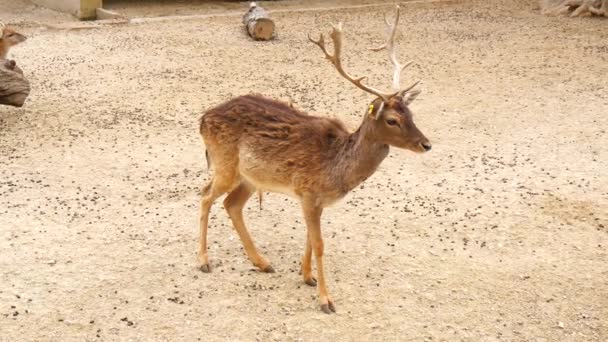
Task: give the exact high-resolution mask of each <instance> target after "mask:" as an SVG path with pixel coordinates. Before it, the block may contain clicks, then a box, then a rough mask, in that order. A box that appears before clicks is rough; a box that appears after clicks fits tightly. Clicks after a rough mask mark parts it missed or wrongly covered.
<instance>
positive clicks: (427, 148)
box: [420, 141, 433, 152]
mask: <svg viewBox="0 0 608 342" xmlns="http://www.w3.org/2000/svg"><path fill="white" fill-rule="evenodd" d="M420 147H422V149H423V150H424V151H425V152H428V151H430V150H431V149H432V148H433V145H431V143H430V142H428V141H423V142H421V143H420Z"/></svg>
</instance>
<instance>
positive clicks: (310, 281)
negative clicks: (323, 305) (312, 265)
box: [304, 277, 317, 287]
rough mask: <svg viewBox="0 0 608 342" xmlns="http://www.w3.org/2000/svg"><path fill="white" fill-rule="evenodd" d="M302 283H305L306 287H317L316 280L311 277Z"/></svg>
mask: <svg viewBox="0 0 608 342" xmlns="http://www.w3.org/2000/svg"><path fill="white" fill-rule="evenodd" d="M304 283H306V285H308V286H312V287H315V286H317V279H315V278H312V277H311V278H309V279H304Z"/></svg>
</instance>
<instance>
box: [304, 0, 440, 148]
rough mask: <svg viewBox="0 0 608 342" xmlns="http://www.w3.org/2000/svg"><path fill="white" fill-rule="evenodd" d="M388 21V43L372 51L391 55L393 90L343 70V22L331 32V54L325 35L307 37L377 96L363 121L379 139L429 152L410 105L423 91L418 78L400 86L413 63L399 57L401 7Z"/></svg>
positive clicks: (326, 55)
mask: <svg viewBox="0 0 608 342" xmlns="http://www.w3.org/2000/svg"><path fill="white" fill-rule="evenodd" d="M385 23H386V26H387V30H388V39H387V41H386V43H385V44H383V45H382V46H380V47H377V48H372V49H371V50H373V51H382V50H386V51H387V52H388V54H389V59H390V61H391V63H392V64H393V90H392V91H390V92H386V91H382V90H379V89H376V88H372V87H370V86H368V85H366V84H364V83H363V80H364V79H365V76H362V77H354V76H352V75H350V74H349V73H348V72H346V71H345V70H344V68H343V67H342V62H341V60H340V58H341V52H342V32H343V30H342V23H339V24H338V25H333V26H332V31H331V33H330V34H329V37H330V38H331V40H332V42H333V45H334V53H333V55H332V54H330V53H329V52H328V51H327V49H326V47H325V39H324V36H323V34H321V35H320V37H319V39H318V40H314V39H312V38H311V37H310V36H308V39H309V40H310V41H311V42H313V43H314V44H316V45H317V46H318V47H319V48H321V51H323V54H324V55H325V58H327V59H328V60H329V61H330V62H331V63H332V64H333V65H334V67H335V68H336V70H337V71H338V73H339V74H340V75H342V77H344V78H346V79H347V80H348V81H350V82H351V83H352V84H354V85H355V86H357V87H358V88H360V89H362V90H363V91H365V92H367V93H370V94H373V95H375V96H376V99H375V100H374V101H372V102H371V103H370V105H369V108H368V110H367V113H366V116H365V121H364V124H366V125H368V126H370V127H371V129H372V131H373V132H374V137H375V139H376V140H377V141H379V142H381V143H384V144H388V145H391V146H395V147H399V148H405V149H408V150H411V151H414V152H427V151H430V150H431V146H432V145H431V143H430V141H429V140H428V139H427V138H426V137H425V136H424V134H422V132H420V130H419V129H418V128H417V127H416V125H415V124H414V121H413V117H412V112H411V111H410V110H409V108H408V106H409V105H410V104H411V103H412V101H414V99H415V98H416V96H418V95H419V94H420V90H415V89H414V87H415V86H416V85H418V83H419V82H420V81H416V82H414V83H413V84H411V85H410V86H408V87H405V88H401V85H400V83H401V82H400V77H401V73H402V72H403V70H404V69H405V68H406V67H408V66H409V65H411V64H412V62H411V61H410V62H407V63H405V64H400V63H399V61H398V60H397V52H396V49H395V35H396V32H397V26H398V23H399V6H396V14H395V18H394V22H393V24H391V23H390V22H389V21H388V19H387V18H386V17H385Z"/></svg>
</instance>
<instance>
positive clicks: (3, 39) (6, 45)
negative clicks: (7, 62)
mask: <svg viewBox="0 0 608 342" xmlns="http://www.w3.org/2000/svg"><path fill="white" fill-rule="evenodd" d="M0 33H1V34H0V58H6V56H7V55H8V51H9V50H10V48H11V47H13V46H15V45H17V44H19V43H22V42H24V41H25V40H26V39H27V37H26V36H24V35H22V34H21V33H19V32H16V31H15V30H13V29H11V28H8V27H5V26H4V25H0Z"/></svg>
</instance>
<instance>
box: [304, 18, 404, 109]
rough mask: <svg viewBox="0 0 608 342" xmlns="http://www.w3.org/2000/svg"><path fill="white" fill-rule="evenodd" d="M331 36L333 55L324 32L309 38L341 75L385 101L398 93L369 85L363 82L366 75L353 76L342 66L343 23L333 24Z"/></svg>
mask: <svg viewBox="0 0 608 342" xmlns="http://www.w3.org/2000/svg"><path fill="white" fill-rule="evenodd" d="M329 37H330V38H331V40H332V41H333V43H334V54H333V55H331V54H330V53H329V52H328V51H327V49H326V48H325V38H324V37H323V34H320V37H319V39H318V40H314V39H312V38H311V37H310V35H308V40H310V41H311V42H313V43H315V45H317V46H318V47H320V48H321V51H323V53H324V54H325V58H327V59H328V60H329V61H330V62H331V63H332V64H333V65H334V66H335V67H336V70H338V72H339V73H340V75H342V77H344V78H346V79H347V80H349V81H350V82H351V83H352V84H354V85H356V86H357V87H359V88H360V89H362V90H364V91H366V92H368V93H371V94H374V95H376V96H378V97H380V98H382V100H383V101H384V102H388V100H389V99H390V98H391V97H393V96H395V95H396V94H397V92H396V91H395V92H392V93H387V92H383V91H381V90H378V89H376V88H372V87H370V86H367V85H365V84H363V82H362V81H363V80H364V79H365V77H366V76H362V77H358V78H357V77H354V76H351V75H350V74H348V73H347V72H346V71H345V70H344V68H342V62H341V61H340V53H341V52H342V23H339V24H338V25H333V26H332V31H331V33H330V34H329Z"/></svg>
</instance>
